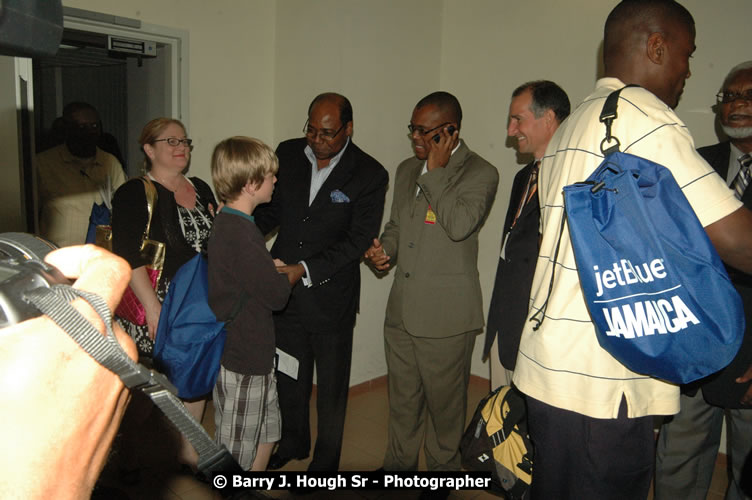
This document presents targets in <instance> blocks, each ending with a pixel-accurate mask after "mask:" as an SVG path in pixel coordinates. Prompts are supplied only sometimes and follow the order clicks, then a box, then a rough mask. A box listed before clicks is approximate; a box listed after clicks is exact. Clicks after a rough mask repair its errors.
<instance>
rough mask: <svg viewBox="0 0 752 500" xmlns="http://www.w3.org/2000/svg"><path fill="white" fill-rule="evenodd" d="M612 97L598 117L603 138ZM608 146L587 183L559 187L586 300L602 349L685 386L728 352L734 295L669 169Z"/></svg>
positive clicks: (735, 334)
mask: <svg viewBox="0 0 752 500" xmlns="http://www.w3.org/2000/svg"><path fill="white" fill-rule="evenodd" d="M618 92H620V91H616V92H615V93H614V94H612V95H611V96H609V98H608V99H607V101H606V105H604V110H603V112H602V114H601V121H603V122H605V123H606V125H607V134H606V136H607V141H610V140H612V139H615V138H612V137H611V135H610V122H608V120H613V119H614V118H616V102H617V100H618ZM614 95H615V97H614V98H613V99H612V96H614ZM609 101H612V102H611V103H610V105H611V106H613V109H611V110H610V111H609V110H608V109H607V108H608V106H609ZM604 117H605V118H604ZM607 141H604V142H607ZM615 142H616V144H617V146H616V147H612V148H611V149H609V150H606V151H604V154H605V158H604V160H603V162H602V163H601V165H600V166H599V167H598V168H597V169H596V170H595V171H594V172H593V174H592V175H591V176H590V177H588V179H587V180H586V181H584V182H581V183H577V184H573V185H570V186H565V187H564V206H565V209H566V222H567V225H568V226H569V234H570V239H571V242H572V248H573V250H574V254H575V261H576V263H577V271H578V275H579V278H580V285H581V288H582V292H583V295H584V297H585V302H586V303H587V307H588V310H589V312H590V316H591V319H592V320H593V323H594V325H595V330H596V335H597V337H598V342H599V343H600V345H601V347H603V348H604V349H605V350H606V351H608V352H609V353H610V354H611V355H612V356H614V357H615V358H616V359H617V360H619V361H620V362H621V363H622V364H624V365H625V366H626V367H627V368H629V369H630V370H632V371H634V372H637V373H642V374H646V375H651V376H654V377H658V378H662V379H665V380H668V381H671V382H676V383H687V382H691V381H693V380H697V379H699V378H702V377H704V376H707V375H710V374H711V373H714V372H716V371H718V370H720V369H722V368H723V367H725V366H726V365H727V364H728V363H729V362H730V361H731V360H732V358H733V357H734V355H735V354H736V352H737V350H738V349H739V346H740V344H741V340H742V335H743V332H744V315H743V310H742V304H741V299H740V297H739V295H738V293H737V292H736V290H735V289H734V287H733V285H732V284H731V281H730V280H729V278H728V275H727V274H726V270H725V268H724V266H723V264H722V262H721V260H720V258H719V257H718V254H717V253H716V251H715V248H714V247H713V244H712V243H711V241H710V239H709V238H708V236H707V233H706V232H705V229H704V228H703V227H702V225H701V224H700V221H699V220H698V219H697V216H696V215H695V213H694V211H693V210H692V207H691V206H690V205H689V202H688V201H687V199H686V197H685V196H684V194H683V193H682V190H681V188H680V187H679V185H678V184H677V183H676V180H675V179H674V177H673V175H672V174H671V171H669V170H668V169H667V168H665V167H664V166H662V165H659V164H656V163H654V162H651V161H649V160H647V159H645V158H641V157H638V156H634V155H630V154H626V153H622V152H619V151H618V141H615Z"/></svg>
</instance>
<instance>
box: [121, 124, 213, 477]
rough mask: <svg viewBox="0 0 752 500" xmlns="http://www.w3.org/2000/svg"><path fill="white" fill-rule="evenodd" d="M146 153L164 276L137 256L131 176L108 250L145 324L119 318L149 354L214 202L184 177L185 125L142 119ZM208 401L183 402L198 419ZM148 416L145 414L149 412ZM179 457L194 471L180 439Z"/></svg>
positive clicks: (141, 200)
mask: <svg viewBox="0 0 752 500" xmlns="http://www.w3.org/2000/svg"><path fill="white" fill-rule="evenodd" d="M138 142H139V144H140V145H141V148H142V150H143V152H144V155H145V156H144V170H145V177H148V178H149V179H150V180H151V181H152V182H153V184H154V186H155V187H156V189H157V200H156V202H155V203H154V210H153V214H152V218H151V227H150V231H149V235H148V236H149V239H152V240H156V241H159V242H162V243H164V245H165V259H164V268H163V270H162V275H161V277H160V279H159V282H158V284H157V287H156V291H155V290H154V289H153V288H152V285H151V282H150V280H149V275H148V274H147V271H146V264H147V262H143V260H142V257H141V252H140V248H141V241H142V237H143V234H144V230H145V229H146V225H147V221H148V210H147V199H146V192H145V189H144V183H143V181H142V180H141V179H140V178H134V179H131V180H129V181H128V182H126V183H125V184H123V185H122V186H121V187H120V188H119V189H118V190H117V191H116V192H115V196H114V198H113V202H112V250H113V252H114V253H116V254H118V255H119V256H121V257H123V258H124V259H125V260H126V261H128V263H129V264H130V265H131V268H132V269H133V273H132V276H131V281H130V287H131V289H132V290H133V292H134V293H135V295H136V297H138V299H139V301H140V302H141V304H143V306H144V310H145V312H146V324H145V325H136V324H134V323H132V322H130V321H128V320H126V319H125V318H120V317H118V321H119V322H120V324H121V325H122V326H123V329H125V331H126V332H128V334H130V335H131V337H133V340H134V341H135V342H136V345H137V347H138V351H139V356H140V357H141V358H147V359H149V358H151V354H152V350H153V347H154V339H155V337H156V333H157V325H158V324H159V315H160V313H161V309H162V301H163V300H164V297H165V294H166V292H167V287H168V285H169V283H170V280H171V279H172V277H173V276H174V275H175V273H176V272H177V270H178V269H179V268H180V266H182V265H183V264H185V263H186V262H187V261H188V260H190V259H191V258H192V257H193V256H195V255H196V253H197V252H201V251H206V244H207V242H208V241H209V234H210V233H211V226H212V221H213V220H214V215H215V211H216V208H217V202H216V200H215V198H214V194H213V193H212V190H211V188H210V187H209V185H208V184H207V183H205V182H204V181H202V180H201V179H199V178H198V177H190V178H189V177H186V176H185V175H184V174H185V172H186V171H187V170H188V165H189V164H190V159H191V150H192V149H193V148H192V146H191V139H188V138H187V135H186V130H185V126H184V125H183V124H182V123H181V122H180V121H178V120H175V119H172V118H155V119H154V120H151V121H150V122H149V123H147V124H146V126H145V127H144V129H143V130H142V131H141V136H140V137H139V140H138ZM205 404H206V401H205V400H204V399H199V400H197V401H191V402H185V406H186V409H187V410H188V411H189V413H191V414H192V415H193V416H194V417H196V419H197V420H199V421H201V416H202V414H203V411H204V407H205ZM147 416H148V415H147ZM183 441H184V443H183V446H182V449H181V450H180V452H179V456H178V460H179V461H181V462H182V463H184V464H186V465H188V466H190V467H191V468H192V469H194V470H195V468H196V462H197V460H198V456H197V455H196V453H195V451H194V450H193V448H192V447H191V446H190V445H189V444H188V442H187V441H185V440H183Z"/></svg>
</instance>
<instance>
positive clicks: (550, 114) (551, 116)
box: [543, 108, 557, 127]
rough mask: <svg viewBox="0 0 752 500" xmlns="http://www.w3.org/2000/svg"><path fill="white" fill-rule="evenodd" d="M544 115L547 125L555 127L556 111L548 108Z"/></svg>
mask: <svg viewBox="0 0 752 500" xmlns="http://www.w3.org/2000/svg"><path fill="white" fill-rule="evenodd" d="M543 117H544V118H545V119H546V126H548V127H553V126H554V125H556V124H557V121H556V113H554V110H553V109H551V108H548V109H547V110H546V111H544V112H543Z"/></svg>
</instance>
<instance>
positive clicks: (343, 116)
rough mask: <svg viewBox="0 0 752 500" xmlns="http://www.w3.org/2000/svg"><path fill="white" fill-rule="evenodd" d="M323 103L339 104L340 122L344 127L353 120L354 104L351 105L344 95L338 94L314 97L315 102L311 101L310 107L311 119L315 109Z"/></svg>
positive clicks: (330, 93)
mask: <svg viewBox="0 0 752 500" xmlns="http://www.w3.org/2000/svg"><path fill="white" fill-rule="evenodd" d="M323 101H333V102H336V103H337V105H338V106H339V121H340V122H341V123H342V125H347V124H348V123H350V122H351V121H352V120H353V110H352V104H350V100H349V99H348V98H347V97H345V96H343V95H342V94H337V93H336V92H324V93H323V94H319V95H317V96H316V97H314V98H313V101H311V104H310V106H308V116H309V117H310V116H311V111H313V107H314V106H315V105H316V104H318V103H320V102H323Z"/></svg>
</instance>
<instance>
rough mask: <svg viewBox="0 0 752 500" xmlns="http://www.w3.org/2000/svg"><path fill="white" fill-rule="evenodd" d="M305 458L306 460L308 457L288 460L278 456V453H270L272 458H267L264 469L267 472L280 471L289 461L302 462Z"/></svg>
mask: <svg viewBox="0 0 752 500" xmlns="http://www.w3.org/2000/svg"><path fill="white" fill-rule="evenodd" d="M305 458H308V457H307V456H305V457H290V458H287V457H283V456H282V455H280V454H278V453H272V456H271V457H269V464H268V465H267V466H266V468H267V469H268V470H277V469H281V468H282V467H284V466H285V465H287V462H289V461H290V460H303V459H305Z"/></svg>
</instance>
